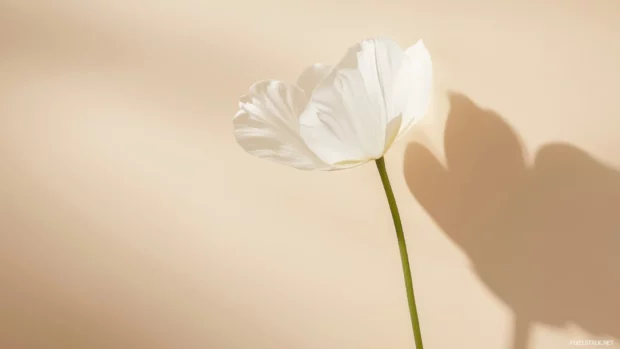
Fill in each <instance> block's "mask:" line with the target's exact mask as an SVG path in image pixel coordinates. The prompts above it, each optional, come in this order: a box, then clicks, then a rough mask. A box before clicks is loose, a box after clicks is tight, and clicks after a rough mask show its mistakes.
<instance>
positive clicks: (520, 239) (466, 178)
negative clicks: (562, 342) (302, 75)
mask: <svg viewBox="0 0 620 349" xmlns="http://www.w3.org/2000/svg"><path fill="white" fill-rule="evenodd" d="M450 105H451V110H450V113H449V115H448V120H447V121H446V127H445V138H444V143H445V144H444V145H445V147H444V148H445V156H446V162H445V164H446V165H444V164H442V163H441V162H440V161H439V160H438V159H437V158H436V157H435V155H433V154H432V153H431V152H430V151H429V150H428V149H427V148H426V147H424V146H423V145H421V144H418V143H412V144H410V145H409V146H408V148H407V151H406V155H405V170H404V171H405V178H406V181H407V184H408V186H409V189H410V191H411V193H412V194H413V195H414V196H415V198H416V199H417V200H418V201H419V202H420V203H421V205H422V206H423V207H424V209H425V210H426V211H427V212H428V213H429V214H430V216H431V217H432V218H433V219H434V221H435V222H436V223H437V224H438V225H439V226H440V227H441V229H442V230H443V231H444V232H445V234H446V235H447V236H448V237H449V238H450V239H451V240H452V241H453V242H455V243H456V244H457V245H458V246H459V247H460V248H461V249H462V250H463V251H464V252H465V253H466V254H467V256H468V257H469V259H470V260H471V262H472V266H473V268H474V270H475V272H476V274H477V275H478V276H479V278H480V279H481V280H482V282H483V283H484V284H485V285H486V287H487V288H488V289H490V290H491V291H492V292H493V293H494V294H495V295H496V296H497V297H498V298H499V299H501V300H502V301H503V302H504V303H505V304H507V305H508V306H509V307H510V308H511V309H512V311H513V313H514V334H513V336H514V338H513V340H512V341H513V348H514V349H525V348H527V347H528V342H529V333H530V329H531V326H532V325H534V324H546V325H550V326H556V327H564V326H566V325H568V324H569V323H573V324H575V325H577V326H579V327H581V328H582V329H584V330H586V331H588V332H590V333H592V335H593V336H602V338H610V337H611V338H620V297H618V291H619V290H620V273H618V272H617V267H618V266H619V265H620V254H619V253H618V251H617V246H620V234H619V233H620V219H619V217H620V216H619V213H618V209H620V172H618V171H616V170H615V169H613V168H611V167H609V166H607V165H605V164H603V163H601V162H600V161H598V160H596V159H594V158H593V157H591V156H590V155H588V154H587V153H586V152H584V151H583V150H580V149H578V148H576V147H574V146H571V145H568V144H561V143H549V144H546V145H545V146H543V147H542V148H540V150H538V152H537V153H536V154H535V157H534V161H533V162H529V161H527V156H526V155H527V154H525V150H524V147H523V146H522V144H521V142H520V140H519V137H518V135H517V134H516V133H515V132H514V131H513V130H512V129H511V127H510V126H509V125H508V124H507V123H506V122H505V121H504V120H503V119H502V118H501V116H500V115H498V114H497V113H495V112H493V111H490V110H485V109H482V108H480V107H478V106H477V105H476V104H474V103H473V102H472V101H471V100H470V99H469V98H467V97H466V96H464V95H461V94H452V95H451V96H450Z"/></svg>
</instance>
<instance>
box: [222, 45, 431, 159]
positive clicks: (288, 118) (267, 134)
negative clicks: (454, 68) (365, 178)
mask: <svg viewBox="0 0 620 349" xmlns="http://www.w3.org/2000/svg"><path fill="white" fill-rule="evenodd" d="M431 84H432V63H431V57H430V54H429V53H428V51H427V49H426V47H425V46H424V43H423V42H422V40H420V41H418V42H417V43H416V44H415V45H413V46H411V47H410V48H408V49H407V50H403V49H401V48H400V47H399V46H398V44H396V43H395V42H394V41H392V40H389V39H368V40H364V41H361V42H360V43H358V44H356V45H354V46H352V47H351V48H350V49H349V50H348V51H347V53H346V54H345V56H344V57H343V58H342V60H341V61H340V62H339V63H338V64H337V65H336V66H335V67H334V68H332V67H329V66H327V65H322V64H315V65H313V66H311V67H310V68H308V69H307V70H306V71H304V72H303V73H302V74H301V76H300V77H299V79H298V81H297V85H292V84H287V83H285V82H281V81H275V80H265V81H260V82H257V83H256V84H254V85H253V86H252V87H251V88H250V93H249V94H247V95H245V96H243V97H241V99H240V102H239V111H238V112H237V114H236V115H235V117H234V119H233V123H234V133H235V138H236V139H237V142H238V143H239V145H241V147H242V148H243V149H245V150H246V151H247V152H248V153H250V154H252V155H254V156H258V157H261V158H266V159H269V160H272V161H275V162H278V163H281V164H284V165H289V166H293V167H295V168H298V169H302V170H340V169H345V168H351V167H354V166H358V165H361V164H363V163H366V162H368V161H372V160H377V159H379V158H381V157H382V156H383V155H384V154H385V153H386V152H387V150H388V149H389V148H390V146H391V145H392V144H393V143H394V141H396V140H397V139H399V138H400V137H402V136H403V135H404V134H405V133H406V132H407V131H408V130H409V129H411V127H412V126H413V125H414V124H416V122H417V121H419V120H420V119H421V118H422V117H423V116H424V114H425V113H426V110H427V109H428V105H429V101H430V95H431Z"/></svg>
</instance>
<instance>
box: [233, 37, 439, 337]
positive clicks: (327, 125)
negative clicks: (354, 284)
mask: <svg viewBox="0 0 620 349" xmlns="http://www.w3.org/2000/svg"><path fill="white" fill-rule="evenodd" d="M432 70H433V69H432V62H431V57H430V54H429V52H428V50H427V49H426V47H425V46H424V43H423V42H422V40H420V41H418V42H417V43H416V44H415V45H413V46H411V47H409V48H408V49H406V50H403V49H401V48H400V47H399V46H398V44H396V43H395V42H394V41H392V40H389V39H367V40H363V41H361V42H359V43H357V44H356V45H354V46H352V47H351V48H349V50H348V51H347V53H346V54H345V56H344V57H343V58H342V60H341V61H340V62H339V63H338V64H337V65H336V66H335V67H330V66H327V65H323V64H315V65H313V66H311V67H310V68H308V69H306V70H305V71H304V72H303V73H302V74H301V75H300V77H299V79H298V81H297V84H296V85H292V84H287V83H285V82H281V81H276V80H265V81H260V82H257V83H256V84H254V85H253V86H252V87H251V88H250V93H249V94H247V95H245V96H243V97H241V100H240V101H239V111H238V112H237V114H236V115H235V117H234V119H233V124H234V134H235V138H236V139H237V142H238V143H239V145H241V147H242V148H243V149H245V150H246V151H247V152H248V153H250V154H252V155H254V156H257V157H261V158H265V159H269V160H272V161H275V162H278V163H280V164H284V165H288V166H292V167H295V168H297V169H301V170H325V171H331V170H342V169H347V168H352V167H355V166H359V165H362V164H364V163H366V162H369V161H372V160H374V161H375V162H376V164H377V168H378V170H379V174H380V177H381V182H382V183H383V186H384V189H385V192H386V195H387V199H388V203H389V206H390V210H391V212H392V218H393V220H394V226H395V228H396V236H397V239H398V246H399V250H400V255H401V261H402V266H403V273H404V277H405V286H406V290H407V300H408V303H409V312H410V315H411V323H412V327H413V334H414V338H415V344H416V348H418V349H423V346H422V334H421V331H420V321H419V318H418V313H417V310H416V303H415V297H414V293H413V284H412V280H411V270H410V267H409V258H408V255H407V246H406V243H405V238H404V233H403V229H402V224H401V221H400V216H399V213H398V208H397V206H396V200H395V198H394V193H393V192H392V188H391V186H390V181H389V179H388V175H387V171H386V168H385V162H384V158H383V156H384V155H385V153H386V152H387V150H388V149H389V148H390V146H391V145H392V144H393V143H394V142H395V141H396V140H398V139H399V138H401V137H402V136H403V135H405V133H407V131H409V130H410V129H411V127H413V125H415V124H416V123H417V121H419V120H421V118H422V117H423V116H424V114H425V113H426V111H427V109H428V106H429V103H430V97H431V85H432V75H433V74H432Z"/></svg>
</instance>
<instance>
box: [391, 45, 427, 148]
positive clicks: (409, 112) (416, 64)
mask: <svg viewBox="0 0 620 349" xmlns="http://www.w3.org/2000/svg"><path fill="white" fill-rule="evenodd" d="M405 52H406V54H407V57H408V59H409V63H410V66H409V67H408V68H407V69H406V70H403V77H404V81H405V82H408V83H403V86H404V87H403V88H402V89H401V91H407V93H408V96H407V97H408V98H407V105H406V107H405V109H404V111H403V116H402V118H403V121H402V125H401V127H400V131H399V132H398V137H397V139H398V138H401V137H402V136H404V135H405V134H406V133H407V132H408V131H409V130H410V129H411V127H413V126H414V125H415V124H416V123H417V122H418V121H420V120H421V119H422V118H423V117H424V114H426V111H427V110H428V107H429V104H430V100H431V91H432V84H433V63H432V61H431V55H430V53H429V52H428V50H427V49H426V47H425V46H424V42H423V41H422V40H419V41H418V42H417V43H416V44H415V45H413V46H411V47H410V48H408V49H407V51H405Z"/></svg>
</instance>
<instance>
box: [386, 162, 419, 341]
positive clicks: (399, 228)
mask: <svg viewBox="0 0 620 349" xmlns="http://www.w3.org/2000/svg"><path fill="white" fill-rule="evenodd" d="M376 162H377V169H378V170H379V175H380V176H381V182H382V183H383V188H384V189H385V195H386V196H387V200H388V203H389V204H390V211H392V219H393V220H394V228H396V238H397V239H398V249H399V250H400V260H401V262H402V265H403V275H404V276H405V287H406V288H407V301H408V303H409V315H411V327H412V328H413V337H414V338H415V347H416V349H424V346H423V345H422V332H421V331H420V319H419V317H418V310H417V307H416V305H415V296H414V295H413V281H412V280H411V267H410V266H409V254H408V253H407V244H406V242H405V234H404V233H403V224H402V223H401V222H400V214H399V213H398V206H397V205H396V199H395V198H394V192H393V191H392V186H391V185H390V179H389V178H388V174H387V170H386V169H385V160H384V159H383V157H381V158H379V159H377V161H376Z"/></svg>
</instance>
